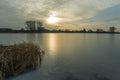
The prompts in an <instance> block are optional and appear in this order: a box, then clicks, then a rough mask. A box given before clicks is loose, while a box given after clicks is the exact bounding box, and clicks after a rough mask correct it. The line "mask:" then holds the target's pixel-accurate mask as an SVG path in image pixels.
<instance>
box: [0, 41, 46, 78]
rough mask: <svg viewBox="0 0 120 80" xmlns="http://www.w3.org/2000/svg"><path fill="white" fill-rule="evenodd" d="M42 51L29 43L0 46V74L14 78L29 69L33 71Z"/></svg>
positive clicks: (38, 62)
mask: <svg viewBox="0 0 120 80" xmlns="http://www.w3.org/2000/svg"><path fill="white" fill-rule="evenodd" d="M43 54H44V51H42V50H41V49H40V48H39V47H38V46H36V45H33V44H30V43H21V44H17V45H10V46H3V45H0V74H3V75H4V76H14V75H17V74H20V73H22V72H25V71H26V70H29V69H35V68H37V66H39V65H40V63H41V60H42V55H43Z"/></svg>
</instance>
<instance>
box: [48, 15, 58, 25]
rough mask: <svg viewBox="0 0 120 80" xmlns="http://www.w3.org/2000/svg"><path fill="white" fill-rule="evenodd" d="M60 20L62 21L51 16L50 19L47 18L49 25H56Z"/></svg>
mask: <svg viewBox="0 0 120 80" xmlns="http://www.w3.org/2000/svg"><path fill="white" fill-rule="evenodd" d="M59 20H60V19H59V18H58V17H56V16H50V17H48V18H47V22H48V23H49V24H55V23H57V22H59Z"/></svg>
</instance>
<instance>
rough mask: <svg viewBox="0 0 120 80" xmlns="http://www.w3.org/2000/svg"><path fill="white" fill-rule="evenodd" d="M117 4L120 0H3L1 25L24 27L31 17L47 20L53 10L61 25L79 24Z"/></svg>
mask: <svg viewBox="0 0 120 80" xmlns="http://www.w3.org/2000/svg"><path fill="white" fill-rule="evenodd" d="M117 4H120V0H1V1H0V17H2V18H0V21H1V23H0V27H2V26H6V27H22V26H24V21H25V20H29V19H37V20H42V21H45V19H46V18H47V17H48V16H49V15H50V12H52V11H56V12H57V13H58V15H57V16H58V17H59V18H61V19H62V20H61V22H60V23H59V25H61V26H67V25H69V26H70V25H71V26H79V25H80V22H79V20H85V19H89V18H91V17H94V16H95V15H97V14H98V12H99V11H102V10H106V8H109V7H112V6H115V5H117ZM111 19H112V18H111ZM86 21H88V24H89V22H92V20H86ZM83 24H84V23H83Z"/></svg>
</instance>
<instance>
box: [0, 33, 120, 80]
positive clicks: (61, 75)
mask: <svg viewBox="0 0 120 80" xmlns="http://www.w3.org/2000/svg"><path fill="white" fill-rule="evenodd" d="M23 41H25V42H31V43H34V44H37V45H39V46H40V47H41V48H42V49H44V50H45V51H46V55H45V56H44V59H43V61H42V66H41V68H40V69H38V70H35V71H32V72H29V73H26V74H22V75H19V76H16V77H14V78H11V79H9V80H103V79H97V78H96V77H95V76H96V74H99V75H102V76H105V77H107V78H109V79H110V80H120V76H119V75H120V63H119V61H120V35H119V34H63V33H61V34H60V33H59V34H0V43H2V44H14V43H20V42H23Z"/></svg>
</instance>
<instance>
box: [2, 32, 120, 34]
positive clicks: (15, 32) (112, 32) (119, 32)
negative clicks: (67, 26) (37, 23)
mask: <svg viewBox="0 0 120 80" xmlns="http://www.w3.org/2000/svg"><path fill="white" fill-rule="evenodd" d="M0 33H97V34H120V32H74V31H69V32H64V31H63V32H58V31H43V32H41V31H2V32H0Z"/></svg>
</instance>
